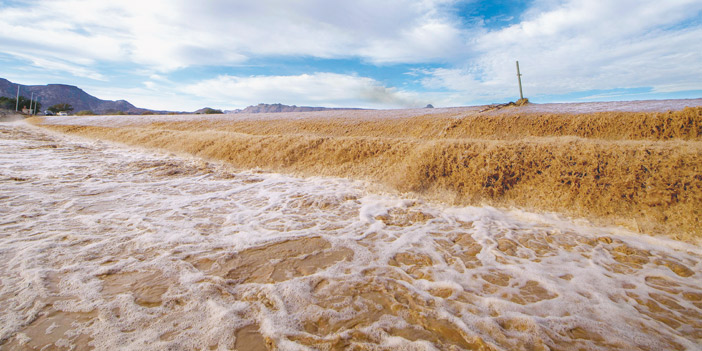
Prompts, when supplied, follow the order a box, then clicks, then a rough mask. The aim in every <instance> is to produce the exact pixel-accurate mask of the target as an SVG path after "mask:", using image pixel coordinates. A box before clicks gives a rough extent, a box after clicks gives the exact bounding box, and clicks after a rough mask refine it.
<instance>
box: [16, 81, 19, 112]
mask: <svg viewBox="0 0 702 351" xmlns="http://www.w3.org/2000/svg"><path fill="white" fill-rule="evenodd" d="M19 88H20V85H19V84H17V100H15V101H16V102H15V112H17V111H19Z"/></svg>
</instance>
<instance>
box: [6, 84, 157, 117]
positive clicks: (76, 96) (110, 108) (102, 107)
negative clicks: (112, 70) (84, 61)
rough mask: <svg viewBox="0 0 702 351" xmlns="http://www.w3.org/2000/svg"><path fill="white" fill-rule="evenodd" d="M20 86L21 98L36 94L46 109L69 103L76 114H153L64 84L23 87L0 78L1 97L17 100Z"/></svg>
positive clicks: (123, 102)
mask: <svg viewBox="0 0 702 351" xmlns="http://www.w3.org/2000/svg"><path fill="white" fill-rule="evenodd" d="M18 85H19V87H20V95H21V96H24V97H26V98H30V97H31V95H32V93H34V96H35V97H37V96H39V102H40V103H41V106H42V108H44V109H46V108H47V107H49V106H52V105H55V104H63V103H67V104H70V105H71V106H73V111H74V112H78V111H82V110H90V111H93V112H95V113H98V114H106V113H115V112H118V111H119V112H125V113H129V114H142V113H144V112H153V111H151V110H147V109H143V108H138V107H135V106H134V105H132V104H130V103H129V102H128V101H125V100H117V101H112V100H101V99H98V98H96V97H95V96H92V95H90V94H88V93H86V92H85V91H83V90H82V89H80V88H78V87H76V86H72V85H64V84H48V85H21V84H16V83H12V82H10V81H9V80H7V79H3V78H0V96H5V97H10V98H15V97H16V96H17V86H18Z"/></svg>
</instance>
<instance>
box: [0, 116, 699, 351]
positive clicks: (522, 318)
mask: <svg viewBox="0 0 702 351" xmlns="http://www.w3.org/2000/svg"><path fill="white" fill-rule="evenodd" d="M0 149H1V150H2V152H1V153H0V199H1V200H2V201H0V348H1V349H9V350H14V349H29V350H32V349H36V350H39V349H42V348H44V347H47V346H48V347H49V348H51V349H59V350H63V349H65V350H69V349H141V350H162V349H172V350H194V349H211V350H231V349H238V350H267V349H277V350H310V349H319V350H325V349H326V350H329V349H331V350H342V349H356V350H548V349H552V350H553V349H558V350H578V349H589V350H613V349H614V350H659V349H677V350H686V349H687V350H694V349H700V343H701V342H702V332H701V330H702V274H701V273H700V272H701V268H702V250H701V249H700V248H699V247H697V246H694V245H690V244H686V243H681V242H676V241H672V240H668V239H659V238H654V237H648V236H642V235H637V234H633V233H630V232H627V231H624V230H622V229H616V228H599V227H594V226H589V225H587V224H583V223H576V222H572V221H567V220H564V219H562V218H559V217H557V216H554V215H544V214H534V213H528V212H521V211H502V210H498V209H494V208H490V207H445V206H439V205H435V204H429V203H423V202H422V201H419V200H416V199H408V198H401V197H397V196H394V195H387V194H377V193H372V192H370V191H368V190H367V188H366V187H365V185H364V184H363V183H360V182H353V181H349V180H343V179H333V178H306V179H301V178H294V177H289V176H283V175H278V174H270V173H262V172H255V171H240V170H232V169H230V168H227V167H225V166H222V165H218V164H213V163H208V162H205V161H201V160H197V159H183V158H178V157H176V156H173V155H163V154H156V153H151V152H146V151H141V150H135V149H128V148H124V147H119V146H115V145H111V144H106V143H102V142H95V141H83V140H78V139H72V138H68V137H65V136H58V135H53V134H47V133H46V132H45V131H42V130H40V129H37V128H34V127H30V126H27V125H25V124H23V123H3V124H0Z"/></svg>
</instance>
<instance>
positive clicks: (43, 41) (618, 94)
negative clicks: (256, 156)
mask: <svg viewBox="0 0 702 351" xmlns="http://www.w3.org/2000/svg"><path fill="white" fill-rule="evenodd" d="M0 18H2V19H3V22H4V23H3V26H0V77H2V78H6V79H9V80H11V81H13V82H17V83H21V84H49V83H63V84H71V85H77V86H79V87H81V88H83V89H84V90H85V91H87V92H88V93H90V94H92V95H95V96H97V97H99V98H103V99H111V100H114V99H126V100H128V101H130V102H132V103H133V104H135V105H137V106H139V107H144V108H151V109H165V110H181V111H192V110H195V109H198V108H201V107H204V106H209V107H215V108H222V109H235V108H243V107H246V106H248V105H254V104H258V103H278V102H279V103H284V104H291V105H292V104H296V105H298V106H300V105H308V106H309V105H313V106H329V107H368V108H405V107H422V106H424V105H426V104H428V103H431V104H433V105H435V106H462V105H475V104H484V103H493V102H505V101H514V100H516V99H517V98H519V90H518V87H517V80H516V72H515V60H519V62H520V67H521V69H522V73H523V84H524V94H525V95H526V96H527V97H529V98H530V100H531V101H532V102H537V103H544V102H570V101H573V102H581V101H608V100H641V99H666V98H699V97H702V20H701V18H702V1H699V0H667V1H660V0H560V1H559V0H517V1H504V0H496V1H477V0H476V1H471V0H468V1H457V0H414V1H412V0H389V1H382V0H348V1H345V0H337V1H329V0H297V1H290V0H257V1H222V0H203V1H197V2H196V1H190V0H149V1H136V0H121V1H102V0H87V1H86V0H35V1H22V0H13V1H7V0H0Z"/></svg>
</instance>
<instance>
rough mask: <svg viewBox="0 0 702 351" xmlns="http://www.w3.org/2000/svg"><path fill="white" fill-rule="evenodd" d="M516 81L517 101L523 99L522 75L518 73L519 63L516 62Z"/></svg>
mask: <svg viewBox="0 0 702 351" xmlns="http://www.w3.org/2000/svg"><path fill="white" fill-rule="evenodd" d="M517 79H518V80H519V99H520V100H521V99H524V94H522V74H521V73H519V61H517Z"/></svg>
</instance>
